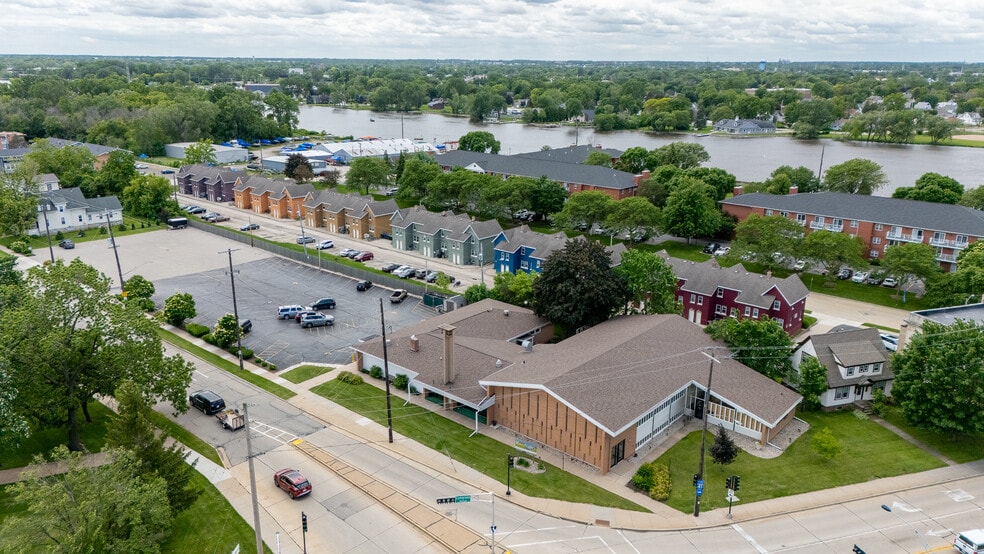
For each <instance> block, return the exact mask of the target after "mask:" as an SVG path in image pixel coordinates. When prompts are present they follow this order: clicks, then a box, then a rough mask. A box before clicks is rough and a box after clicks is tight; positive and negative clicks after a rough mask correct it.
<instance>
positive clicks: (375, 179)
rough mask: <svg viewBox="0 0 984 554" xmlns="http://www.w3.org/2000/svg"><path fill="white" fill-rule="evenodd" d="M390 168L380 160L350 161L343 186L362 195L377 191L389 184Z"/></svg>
mask: <svg viewBox="0 0 984 554" xmlns="http://www.w3.org/2000/svg"><path fill="white" fill-rule="evenodd" d="M389 175H390V166H389V164H387V163H386V161H385V160H383V159H382V158H370V157H363V158H356V159H354V160H352V164H351V167H349V170H348V173H346V174H345V184H346V185H349V186H351V187H355V188H357V189H359V190H360V191H361V192H362V193H363V194H369V190H370V189H372V190H377V189H379V188H380V187H382V186H384V185H386V184H387V183H389Z"/></svg>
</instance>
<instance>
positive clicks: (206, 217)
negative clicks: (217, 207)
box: [199, 212, 219, 221]
mask: <svg viewBox="0 0 984 554" xmlns="http://www.w3.org/2000/svg"><path fill="white" fill-rule="evenodd" d="M217 215H219V212H205V213H203V214H201V215H200V216H199V217H201V218H202V219H204V220H205V221H208V220H210V219H212V218H213V217H215V216H217Z"/></svg>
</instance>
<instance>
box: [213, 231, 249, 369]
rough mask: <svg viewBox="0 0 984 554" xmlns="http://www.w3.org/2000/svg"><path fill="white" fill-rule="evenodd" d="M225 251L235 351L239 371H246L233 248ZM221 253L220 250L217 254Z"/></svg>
mask: <svg viewBox="0 0 984 554" xmlns="http://www.w3.org/2000/svg"><path fill="white" fill-rule="evenodd" d="M236 250H238V248H237V249H236ZM226 252H228V253H229V280H230V281H231V282H232V317H234V318H236V351H237V352H238V353H239V371H246V369H245V368H244V367H243V328H242V327H241V326H240V325H239V307H238V305H237V304H236V272H235V271H233V269H232V252H233V250H232V248H230V249H228V250H226ZM221 253H222V252H221V251H220V252H219V254H221Z"/></svg>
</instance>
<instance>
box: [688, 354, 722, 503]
mask: <svg viewBox="0 0 984 554" xmlns="http://www.w3.org/2000/svg"><path fill="white" fill-rule="evenodd" d="M701 354H703V355H705V356H707V357H708V358H709V359H710V360H711V365H710V368H709V369H708V372H707V391H706V392H705V393H704V404H703V406H702V408H701V418H702V419H703V420H704V430H703V431H701V433H700V466H699V469H698V470H697V483H698V484H700V482H701V481H703V480H704V452H705V448H704V444H705V442H706V438H707V405H708V404H709V403H710V402H711V379H713V378H714V364H716V363H718V361H717V360H715V359H714V356H711V355H710V354H708V353H707V352H701ZM702 493H703V491H702V490H700V489H698V491H697V494H696V495H694V517H700V496H701V494H702Z"/></svg>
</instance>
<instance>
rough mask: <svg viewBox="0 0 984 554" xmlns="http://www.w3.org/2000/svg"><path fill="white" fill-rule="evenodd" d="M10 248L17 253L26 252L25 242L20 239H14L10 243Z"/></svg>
mask: <svg viewBox="0 0 984 554" xmlns="http://www.w3.org/2000/svg"><path fill="white" fill-rule="evenodd" d="M10 249H11V250H13V251H14V252H16V253H18V254H27V253H28V249H27V243H26V242H24V241H22V240H15V241H14V242H12V243H10Z"/></svg>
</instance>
